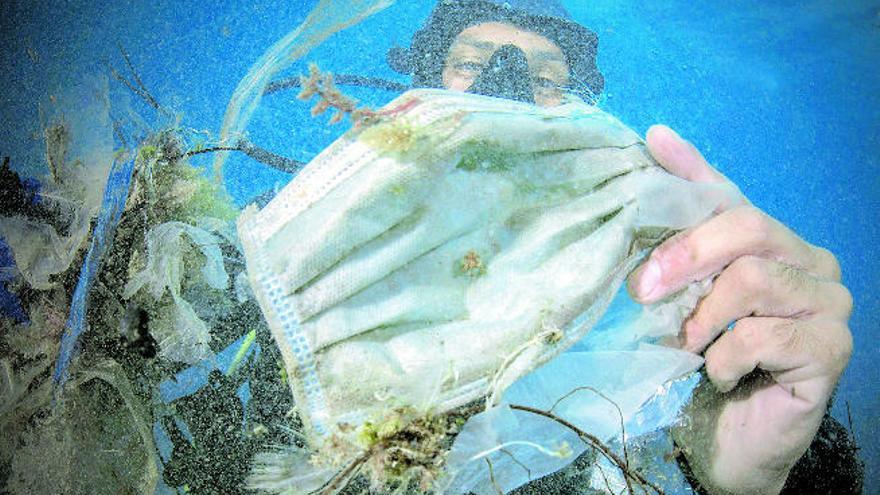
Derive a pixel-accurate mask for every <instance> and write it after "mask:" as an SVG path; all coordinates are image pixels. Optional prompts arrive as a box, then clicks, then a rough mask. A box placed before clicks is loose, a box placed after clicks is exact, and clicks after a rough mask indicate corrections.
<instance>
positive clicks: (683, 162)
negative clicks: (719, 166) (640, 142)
mask: <svg viewBox="0 0 880 495" xmlns="http://www.w3.org/2000/svg"><path fill="white" fill-rule="evenodd" d="M645 142H646V143H647V145H648V151H650V152H651V155H652V156H653V157H654V159H655V160H657V162H658V163H659V164H660V165H661V166H663V168H665V169H666V170H667V171H668V172H669V173H671V174H673V175H677V176H678V177H681V178H682V179H687V180H691V181H694V182H724V181H726V180H727V179H725V177H724V176H723V175H721V174H720V173H719V172H718V171H716V170H715V169H714V168H712V166H711V165H709V163H708V162H707V161H706V159H705V158H703V155H701V154H700V152H699V151H697V149H696V148H695V147H694V145H692V144H691V143H689V142H687V141H685V140H684V139H682V138H681V137H680V136H679V135H678V134H677V133H676V132H675V131H673V130H672V129H670V128H669V127H666V126H665V125H655V126H652V127H651V128H650V129H648V132H647V133H646V134H645Z"/></svg>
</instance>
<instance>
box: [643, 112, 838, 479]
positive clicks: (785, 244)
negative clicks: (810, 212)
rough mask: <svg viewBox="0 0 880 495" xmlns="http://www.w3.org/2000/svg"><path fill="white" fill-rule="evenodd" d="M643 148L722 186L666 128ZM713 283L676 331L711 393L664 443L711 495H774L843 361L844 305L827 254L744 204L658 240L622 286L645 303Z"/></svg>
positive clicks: (702, 395) (806, 441)
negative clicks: (672, 444) (701, 362)
mask: <svg viewBox="0 0 880 495" xmlns="http://www.w3.org/2000/svg"><path fill="white" fill-rule="evenodd" d="M646 141H647V145H648V149H649V151H650V152H651V154H652V155H653V156H654V158H655V159H656V160H657V161H658V162H659V163H660V164H661V165H662V166H663V167H664V168H666V169H667V170H668V171H669V172H671V173H673V174H675V175H677V176H679V177H682V178H685V179H688V180H692V181H697V182H718V181H724V180H726V179H725V178H724V177H723V176H722V175H721V174H719V173H718V172H717V171H715V170H714V169H713V168H712V167H711V166H710V165H709V164H708V163H707V162H706V160H705V159H704V158H703V157H702V156H701V155H700V153H699V152H698V151H697V150H696V148H694V146H693V145H691V144H690V143H688V142H686V141H684V140H682V139H681V138H680V137H679V136H678V135H677V134H676V133H675V132H674V131H672V130H671V129H669V128H668V127H665V126H654V127H652V128H651V129H649V130H648V133H647V137H646ZM716 275H717V277H716V278H715V281H714V284H713V286H712V288H711V290H710V291H709V293H708V294H706V295H705V297H704V298H703V299H702V300H701V301H700V303H699V304H698V305H697V307H696V309H695V310H694V312H693V313H692V314H691V316H690V317H689V319H688V320H687V321H686V322H685V324H684V325H683V328H682V332H681V337H682V341H683V346H684V348H685V349H687V350H690V351H693V352H705V358H706V373H707V374H708V377H709V379H710V381H711V383H712V384H713V385H714V390H712V389H713V387H710V386H703V387H700V389H698V390H697V392H696V393H695V397H694V400H693V402H692V404H691V407H690V408H689V411H688V416H689V418H688V419H689V421H688V423H687V425H685V426H683V427H681V428H678V429H676V431H675V432H674V435H675V437H676V440H677V442H678V443H679V444H680V446H681V447H683V451H684V454H685V456H686V457H687V459H688V462H689V464H690V465H691V468H692V469H693V471H694V474H695V475H696V476H697V478H698V479H699V481H700V482H701V483H702V484H703V486H704V487H705V488H707V489H708V490H710V491H711V492H713V493H715V492H719V493H778V492H779V491H780V490H781V489H782V488H783V486H784V484H785V480H786V478H787V477H788V473H789V471H790V470H791V468H792V466H794V464H795V463H796V462H797V461H798V459H799V458H800V457H801V456H802V455H803V453H804V452H805V451H806V449H807V448H808V447H809V445H810V443H811V441H812V440H813V437H814V436H815V434H816V431H817V429H818V428H819V424H820V423H821V420H822V417H823V415H824V413H825V409H826V406H827V403H828V400H829V398H830V397H831V394H832V392H833V390H834V388H835V386H836V384H837V381H838V378H839V377H840V375H841V373H842V372H843V370H844V368H845V367H846V364H847V362H848V361H849V357H850V354H851V352H852V336H851V334H850V331H849V328H848V324H847V321H848V319H849V315H850V311H851V308H852V298H851V296H850V294H849V292H848V291H847V289H846V288H845V287H844V286H843V285H841V283H840V268H839V265H838V263H837V260H836V259H835V257H834V256H833V255H832V254H831V253H830V252H829V251H827V250H825V249H822V248H819V247H816V246H812V245H810V244H809V243H807V242H806V241H804V240H803V239H801V238H799V237H798V236H797V235H795V234H794V233H793V232H792V231H790V230H789V229H788V228H786V227H785V226H784V225H782V224H781V223H779V222H778V221H776V220H774V219H773V218H771V217H769V216H768V215H767V214H765V213H763V212H761V211H760V210H758V209H756V208H754V207H752V206H750V205H737V206H731V207H730V208H728V209H726V210H725V211H722V212H720V213H719V214H718V215H716V216H714V217H712V218H710V219H709V220H707V221H705V222H703V223H702V224H700V225H697V226H696V227H694V228H691V229H689V230H686V231H684V232H681V233H679V234H678V235H676V236H675V237H673V238H671V239H669V240H667V241H666V242H665V243H663V244H662V245H660V246H659V247H657V248H656V249H655V250H654V251H653V252H652V253H651V255H650V257H649V259H648V260H647V261H646V262H645V263H643V264H642V265H641V266H640V267H639V268H638V269H637V270H636V271H635V272H634V274H633V275H632V276H631V277H630V281H629V288H630V292H631V293H632V294H633V297H634V298H635V299H636V300H637V301H639V302H641V303H652V302H655V301H658V300H660V299H663V298H664V297H666V296H668V295H669V294H672V293H674V292H676V291H677V290H679V289H681V288H683V287H684V286H685V285H687V284H688V283H690V282H693V281H697V280H702V279H706V278H709V277H713V276H716ZM733 322H735V325H734V326H733V329H732V331H725V329H727V328H728V325H729V324H730V323H733ZM755 371H757V373H753V372H755Z"/></svg>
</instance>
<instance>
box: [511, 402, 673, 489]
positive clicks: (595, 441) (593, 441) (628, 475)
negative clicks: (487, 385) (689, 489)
mask: <svg viewBox="0 0 880 495" xmlns="http://www.w3.org/2000/svg"><path fill="white" fill-rule="evenodd" d="M509 407H510V408H511V409H513V410H517V411H525V412H529V413H532V414H537V415H539V416H544V417H545V418H548V419H551V420H553V421H556V422H557V423H559V424H561V425H562V426H565V427H566V428H568V429H570V430H571V431H573V432H574V433H576V434H577V435H578V436H579V437H580V438H581V440H583V441H584V442H586V443H587V444H589V445H590V446H591V447H593V448H595V449H596V450H598V451H599V452H600V453H601V454H602V455H604V456H605V458H607V459H608V460H609V461H611V462H613V463H614V464H616V465H617V467H618V468H619V469H620V470H621V472H622V473H623V475H624V480H625V481H626V482H627V488H628V490H629V493H630V494H634V492H633V489H632V486H631V485H630V483H629V480H630V479H633V480H635V481H637V482H639V483H641V484H642V485H647V486H649V487H650V488H651V489H653V490H654V491H655V492H657V493H658V494H660V495H664V492H663V490H661V489H660V487H658V486H657V485H655V484H653V483H651V482H650V481H648V480H647V479H645V477H643V476H642V475H641V474H639V473H638V472H636V471H634V470H630V469H629V468H627V466H626V463H625V462H624V461H623V459H621V458H620V457H619V456H618V455H617V454H615V453H614V452H613V451H612V450H611V449H609V448H608V447H607V446H606V445H605V444H604V443H603V442H602V441H601V440H599V438H597V437H596V436H595V435H592V434H590V433H587V432H586V431H584V430H582V429H580V428H578V427H577V426H575V425H574V424H572V423H571V422H569V421H567V420H566V419H565V418H561V417H559V416H557V415H555V414H553V413H552V412H549V411H544V410H541V409H536V408H534V407H529V406H521V405H517V404H511V405H510V406H509Z"/></svg>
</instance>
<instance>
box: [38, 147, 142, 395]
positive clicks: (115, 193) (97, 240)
mask: <svg viewBox="0 0 880 495" xmlns="http://www.w3.org/2000/svg"><path fill="white" fill-rule="evenodd" d="M133 171H134V160H131V161H128V162H125V163H119V162H115V163H114V164H113V167H112V168H111V169H110V175H109V176H108V177H107V186H106V187H105V189H104V199H103V201H102V203H101V211H100V213H99V214H98V219H97V223H96V225H95V230H94V231H93V232H92V240H91V244H90V245H89V251H88V253H87V254H86V259H85V261H84V262H83V265H82V268H81V269H80V272H79V279H78V280H77V283H76V289H74V291H73V299H72V300H71V302H70V314H69V315H68V317H67V324H66V325H65V331H64V335H63V336H62V337H61V350H60V352H59V354H58V361H56V363H55V373H54V374H53V379H54V381H55V392H56V394H57V393H58V392H59V390H61V388H62V387H63V386H64V383H65V382H66V381H67V379H68V378H69V370H68V367H69V366H70V361H71V359H72V358H73V356H74V354H75V352H76V344H77V341H78V340H79V337H80V335H82V333H83V331H84V330H85V328H86V326H85V317H86V309H87V307H88V294H89V289H90V288H91V285H92V281H93V280H94V278H95V276H97V274H98V269H99V268H100V266H101V258H102V257H103V256H104V252H105V251H106V250H107V247H108V246H109V245H110V243H111V242H112V241H113V232H114V231H115V230H116V225H117V224H118V223H119V219H120V218H121V217H122V210H123V209H124V207H125V202H126V200H127V199H128V189H129V186H130V185H131V177H132V173H133Z"/></svg>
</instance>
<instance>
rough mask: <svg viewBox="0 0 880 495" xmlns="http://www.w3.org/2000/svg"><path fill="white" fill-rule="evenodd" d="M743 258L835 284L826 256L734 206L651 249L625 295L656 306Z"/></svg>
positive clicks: (836, 273)
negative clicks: (758, 259) (783, 266)
mask: <svg viewBox="0 0 880 495" xmlns="http://www.w3.org/2000/svg"><path fill="white" fill-rule="evenodd" d="M743 256H758V257H762V258H765V259H770V260H774V261H777V262H780V263H784V264H786V265H790V266H793V267H796V268H801V269H803V270H806V271H808V272H810V273H813V274H815V275H816V276H818V277H821V278H828V279H830V280H839V278H840V268H839V266H838V264H837V261H836V259H835V258H834V256H833V255H831V254H830V253H829V252H828V251H826V250H824V249H820V248H816V247H813V246H811V245H810V244H808V243H806V242H805V241H803V240H802V239H801V238H799V237H798V236H797V235H795V234H794V233H793V232H792V231H791V230H789V229H788V228H786V227H785V226H784V225H782V224H781V223H779V222H777V221H776V220H774V219H772V218H770V217H769V216H767V215H766V214H764V213H763V212H761V211H760V210H758V209H756V208H754V207H751V206H738V207H736V208H733V209H730V210H728V211H725V212H723V213H721V214H719V215H717V216H716V217H714V218H712V219H710V220H708V221H706V222H704V223H702V224H701V225H699V226H697V227H695V228H693V229H690V230H688V231H685V232H682V233H680V234H678V235H676V236H675V237H673V238H672V239H669V240H668V241H666V242H665V243H663V244H662V245H661V246H659V247H658V248H657V249H655V250H654V251H653V252H652V253H651V256H650V257H649V259H648V261H647V262H646V263H645V264H643V265H642V266H641V267H640V268H639V269H638V270H636V271H635V272H634V273H633V275H632V276H631V277H630V281H629V288H630V292H631V293H632V295H633V297H634V298H635V299H636V300H638V301H639V302H642V303H651V302H655V301H657V300H660V299H662V298H664V297H666V296H667V295H669V294H671V293H673V292H675V291H678V290H679V289H681V288H682V287H684V286H686V285H687V284H688V283H690V282H693V281H696V280H702V279H704V278H706V277H708V276H710V275H712V274H714V273H718V272H720V271H721V270H722V269H723V268H725V267H726V266H728V265H729V264H731V263H732V262H733V261H735V260H736V259H738V258H740V257H743Z"/></svg>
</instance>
